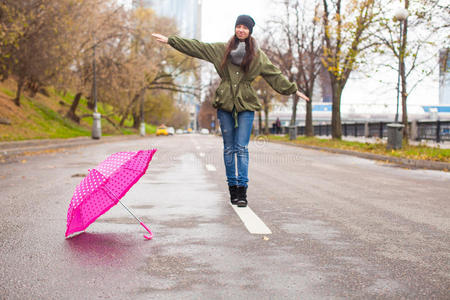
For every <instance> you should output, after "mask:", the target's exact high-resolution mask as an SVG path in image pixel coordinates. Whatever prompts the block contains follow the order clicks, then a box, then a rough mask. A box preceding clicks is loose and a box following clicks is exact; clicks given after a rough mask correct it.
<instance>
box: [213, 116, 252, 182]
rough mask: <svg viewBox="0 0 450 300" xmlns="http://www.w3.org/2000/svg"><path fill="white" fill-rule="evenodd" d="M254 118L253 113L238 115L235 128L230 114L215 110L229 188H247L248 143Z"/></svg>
mask: <svg viewBox="0 0 450 300" xmlns="http://www.w3.org/2000/svg"><path fill="white" fill-rule="evenodd" d="M254 117H255V112H253V111H243V112H240V113H238V124H239V126H238V127H236V128H235V127H234V126H235V120H234V118H233V115H232V113H230V112H226V111H223V110H220V109H219V110H217V118H218V119H219V121H220V129H221V130H222V138H223V160H224V163H225V171H226V175H227V181H228V185H229V186H233V185H238V186H245V187H247V182H248V161H249V156H248V142H249V141H250V134H251V132H252V126H253V119H254ZM236 158H237V159H236ZM236 161H237V176H236Z"/></svg>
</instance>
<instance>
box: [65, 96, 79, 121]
mask: <svg viewBox="0 0 450 300" xmlns="http://www.w3.org/2000/svg"><path fill="white" fill-rule="evenodd" d="M81 95H82V93H81V92H78V93H77V94H76V95H75V98H74V99H73V102H72V105H71V106H70V109H69V111H68V112H67V114H66V117H67V118H70V119H71V120H74V121H75V122H77V123H78V124H79V123H80V118H79V117H78V116H77V114H76V113H75V111H76V110H77V107H78V104H79V103H80V99H81Z"/></svg>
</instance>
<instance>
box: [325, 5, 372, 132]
mask: <svg viewBox="0 0 450 300" xmlns="http://www.w3.org/2000/svg"><path fill="white" fill-rule="evenodd" d="M374 3H375V0H361V1H342V0H322V4H323V16H322V23H323V29H324V32H325V36H324V38H325V44H324V49H323V50H324V51H323V60H322V62H323V64H324V66H325V67H326V68H327V70H328V74H329V75H330V81H331V89H332V92H333V108H332V115H331V134H332V137H333V138H335V139H340V138H341V137H342V125H341V96H342V92H343V90H344V87H345V84H346V83H347V81H348V79H349V77H350V74H351V73H352V71H353V70H354V69H355V68H356V67H357V66H358V64H359V61H358V58H359V57H360V56H361V53H362V52H363V51H364V50H366V49H368V48H370V47H372V46H373V43H372V40H371V36H370V35H369V31H368V29H369V27H370V26H371V25H373V24H374V20H375V16H376V14H375V10H374Z"/></svg>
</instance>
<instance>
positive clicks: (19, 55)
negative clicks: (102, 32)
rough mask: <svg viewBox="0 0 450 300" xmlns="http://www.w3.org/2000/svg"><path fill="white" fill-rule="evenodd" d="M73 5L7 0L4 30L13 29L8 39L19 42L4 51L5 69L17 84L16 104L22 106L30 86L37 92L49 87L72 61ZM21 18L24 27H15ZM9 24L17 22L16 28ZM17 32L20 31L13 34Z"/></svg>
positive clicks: (38, 0)
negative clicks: (18, 18) (16, 19)
mask: <svg viewBox="0 0 450 300" xmlns="http://www.w3.org/2000/svg"><path fill="white" fill-rule="evenodd" d="M71 5H72V3H71V1H64V0H62V1H51V0H36V1H19V2H17V1H11V0H5V1H4V2H3V3H2V8H3V7H8V8H9V10H6V9H2V15H3V14H6V13H10V14H11V15H8V16H6V17H2V27H6V28H8V29H10V32H9V33H8V36H13V38H15V40H14V42H13V43H9V44H7V45H6V47H4V48H3V49H2V53H3V55H2V58H3V59H2V69H3V70H4V73H6V74H11V75H13V76H14V78H15V79H16V80H17V92H16V97H15V99H14V102H15V103H16V105H17V106H20V97H21V93H22V90H23V88H24V87H25V86H27V87H28V88H29V89H30V90H31V91H32V92H36V91H37V90H38V89H39V88H40V87H41V86H43V85H45V84H48V83H49V82H50V81H51V80H52V79H53V78H54V77H55V76H56V75H57V74H58V71H59V70H60V69H61V68H62V67H63V66H64V65H67V64H68V63H69V61H70V58H69V57H68V56H67V55H65V54H66V52H67V51H68V47H69V46H70V42H69V37H70V33H71V31H72V30H73V26H71V23H70V21H69V20H70V16H69V15H68V14H67V13H66V12H67V11H69V10H70V7H71ZM16 15H19V16H21V17H22V18H21V20H22V22H24V23H23V24H22V26H20V25H19V26H17V24H16V23H14V16H16ZM9 22H13V23H12V24H11V23H9ZM14 28H15V29H16V30H17V31H18V32H16V33H15V35H14V33H13V32H11V30H14Z"/></svg>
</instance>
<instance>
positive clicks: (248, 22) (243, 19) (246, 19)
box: [234, 15, 255, 34]
mask: <svg viewBox="0 0 450 300" xmlns="http://www.w3.org/2000/svg"><path fill="white" fill-rule="evenodd" d="M238 25H245V26H246V27H247V28H248V30H250V34H252V32H253V26H255V20H253V18H252V17H250V16H249V15H240V16H239V17H238V18H237V20H236V24H235V25H234V28H236V26H238Z"/></svg>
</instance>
